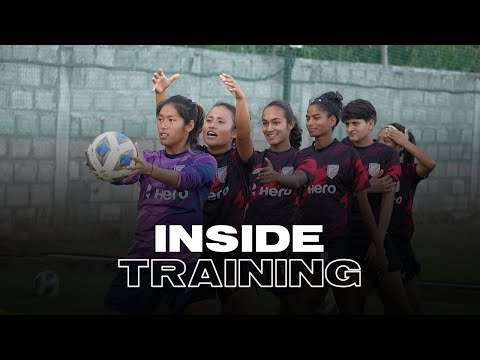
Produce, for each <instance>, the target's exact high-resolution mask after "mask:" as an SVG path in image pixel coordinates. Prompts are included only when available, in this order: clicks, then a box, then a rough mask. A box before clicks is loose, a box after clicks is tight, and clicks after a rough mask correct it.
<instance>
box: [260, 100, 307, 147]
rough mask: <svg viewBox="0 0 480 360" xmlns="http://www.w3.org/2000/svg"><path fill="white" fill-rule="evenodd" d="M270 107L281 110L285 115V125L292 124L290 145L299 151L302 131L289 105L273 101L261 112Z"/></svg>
mask: <svg viewBox="0 0 480 360" xmlns="http://www.w3.org/2000/svg"><path fill="white" fill-rule="evenodd" d="M271 106H278V107H279V108H281V109H282V110H283V112H284V114H285V118H286V119H287V124H291V123H293V128H292V130H290V137H289V140H290V145H291V146H292V147H293V148H295V149H299V148H300V146H301V145H302V132H303V130H302V129H301V128H300V126H299V122H298V119H297V117H296V116H295V114H294V113H293V110H292V107H291V106H290V104H289V103H286V102H284V101H281V100H274V101H272V102H270V103H269V104H268V105H267V106H265V108H264V109H263V112H264V111H265V110H266V109H267V108H269V107H271ZM263 112H262V113H263Z"/></svg>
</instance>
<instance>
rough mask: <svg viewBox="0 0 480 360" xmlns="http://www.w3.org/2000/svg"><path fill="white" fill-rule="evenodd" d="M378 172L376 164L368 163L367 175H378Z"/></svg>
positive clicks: (378, 168) (378, 167)
mask: <svg viewBox="0 0 480 360" xmlns="http://www.w3.org/2000/svg"><path fill="white" fill-rule="evenodd" d="M379 172H380V164H378V163H370V164H368V173H369V174H370V176H375V175H378V173H379Z"/></svg>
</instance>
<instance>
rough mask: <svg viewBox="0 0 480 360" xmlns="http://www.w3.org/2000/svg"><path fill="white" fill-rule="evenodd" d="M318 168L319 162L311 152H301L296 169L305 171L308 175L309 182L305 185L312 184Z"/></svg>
mask: <svg viewBox="0 0 480 360" xmlns="http://www.w3.org/2000/svg"><path fill="white" fill-rule="evenodd" d="M316 169H317V162H316V161H315V159H314V158H313V157H312V156H311V155H310V154H302V153H300V155H299V158H298V160H297V164H296V166H295V171H297V170H298V171H303V172H304V173H305V175H307V183H306V184H305V186H308V185H310V183H311V182H312V181H313V179H314V177H315V175H314V174H315V171H316Z"/></svg>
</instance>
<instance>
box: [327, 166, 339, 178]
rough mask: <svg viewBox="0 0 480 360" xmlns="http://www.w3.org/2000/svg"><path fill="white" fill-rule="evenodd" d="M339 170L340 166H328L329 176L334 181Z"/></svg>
mask: <svg viewBox="0 0 480 360" xmlns="http://www.w3.org/2000/svg"><path fill="white" fill-rule="evenodd" d="M339 168H340V166H339V165H336V164H331V165H327V176H328V177H329V178H330V179H333V178H334V177H335V176H336V175H337V174H338V169H339Z"/></svg>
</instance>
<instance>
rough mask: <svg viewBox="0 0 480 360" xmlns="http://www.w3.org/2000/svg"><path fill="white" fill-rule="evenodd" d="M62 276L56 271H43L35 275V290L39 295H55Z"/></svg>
mask: <svg viewBox="0 0 480 360" xmlns="http://www.w3.org/2000/svg"><path fill="white" fill-rule="evenodd" d="M59 287H60V278H59V276H58V274H57V273H56V272H54V271H51V270H47V271H42V272H40V273H38V274H37V276H35V279H34V281H33V291H34V293H35V295H37V296H54V295H57V294H58V288H59Z"/></svg>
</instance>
